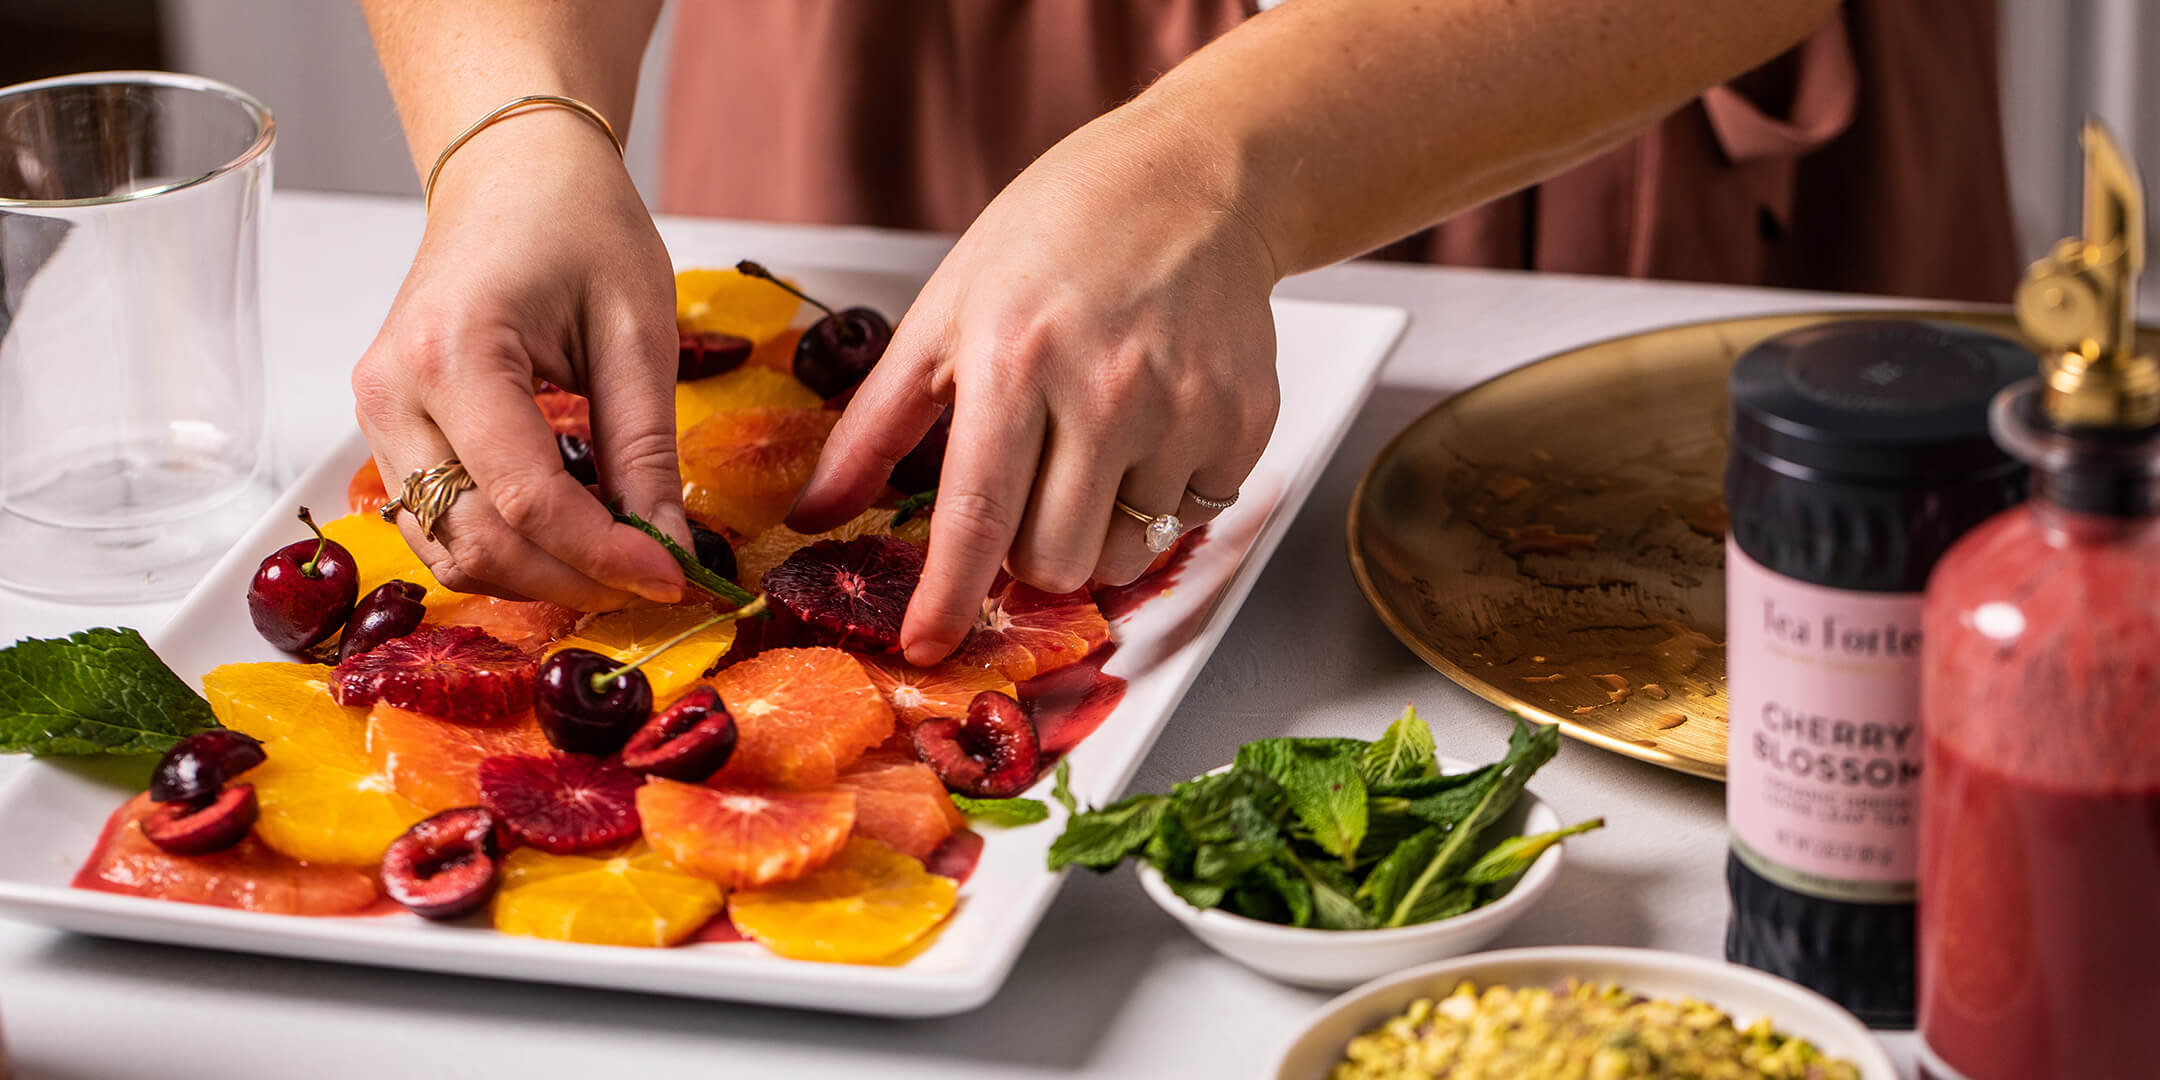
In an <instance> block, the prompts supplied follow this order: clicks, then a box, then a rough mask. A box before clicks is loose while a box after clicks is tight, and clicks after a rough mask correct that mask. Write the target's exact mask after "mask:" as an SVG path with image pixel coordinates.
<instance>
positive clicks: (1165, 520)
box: [1114, 499, 1185, 555]
mask: <svg viewBox="0 0 2160 1080" xmlns="http://www.w3.org/2000/svg"><path fill="white" fill-rule="evenodd" d="M1114 501H1115V502H1116V504H1117V508H1118V509H1120V510H1123V511H1125V512H1126V513H1128V514H1131V515H1132V516H1133V517H1134V518H1136V519H1137V520H1139V522H1140V523H1141V524H1142V525H1145V526H1147V549H1148V550H1149V551H1152V552H1154V553H1155V554H1157V555H1160V554H1162V553H1163V552H1165V551H1168V550H1170V549H1171V548H1174V547H1176V546H1177V542H1178V538H1179V537H1181V536H1184V535H1185V523H1184V522H1182V521H1179V520H1178V516H1177V515H1176V514H1143V513H1141V512H1140V511H1138V510H1135V509H1133V508H1132V506H1131V505H1130V504H1128V503H1127V502H1126V501H1125V500H1123V499H1117V500H1114Z"/></svg>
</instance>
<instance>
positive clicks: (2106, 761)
mask: <svg viewBox="0 0 2160 1080" xmlns="http://www.w3.org/2000/svg"><path fill="white" fill-rule="evenodd" d="M2085 144H2086V169H2087V178H2086V193H2085V201H2086V206H2085V217H2086V222H2085V237H2084V238H2083V239H2082V240H2070V241H2065V242H2064V243H2063V244H2062V245H2061V246H2059V247H2058V248H2057V249H2056V251H2055V252H2054V253H2053V254H2052V255H2051V256H2049V257H2048V258H2047V259H2044V260H2042V261H2041V262H2040V263H2039V264H2037V265H2036V266H2035V267H2034V268H2033V271H2032V273H2031V274H2030V275H2029V276H2028V278H2027V280H2026V282H2025V284H2024V285H2023V286H2021V287H2020V289H2019V293H2018V314H2019V318H2020V321H2021V322H2022V324H2023V325H2024V328H2025V331H2026V333H2027V334H2028V335H2029V336H2030V337H2032V338H2033V339H2034V340H2035V342H2036V343H2038V344H2040V345H2042V346H2043V347H2046V348H2047V349H2049V350H2050V351H2049V352H2048V354H2047V355H2046V356H2045V358H2044V359H2043V361H2042V365H2041V377H2040V378H2039V379H2036V380H2031V381H2028V382H2026V383H2024V384H2021V385H2020V386H2017V387H2013V388H2011V389H2010V390H2007V391H2005V392H2004V393H2003V395H2002V396H2001V397H2000V398H1999V399H1998V400H1997V401H1996V403H1995V407H1994V424H1993V426H1994V430H1995V434H1996V438H1997V440H1998V441H1999V442H2000V443H2001V444H2002V445H2003V447H2004V448H2005V449H2007V450H2009V451H2010V452H2011V453H2013V454H2015V455H2016V456H2018V457H2020V458H2023V459H2024V460H2025V461H2027V462H2028V463H2029V464H2030V465H2031V466H2032V468H2033V477H2032V488H2033V496H2032V498H2031V500H2030V501H2028V502H2027V503H2025V504H2024V505H2022V506H2020V507H2017V508H2016V509H2013V510H2010V511H2008V512H2006V513H2004V514H2001V515H1999V516H1997V517H1995V518H1993V519H1992V520H1990V521H1988V522H1986V523H1985V524H1983V525H1981V526H1980V527H1979V528H1977V529H1975V530H1974V531H1973V532H1971V533H1970V534H1968V535H1967V536H1966V537H1965V538H1964V539H1962V540H1960V541H1959V542H1958V543H1957V545H1956V546H1954V547H1953V548H1951V550H1950V551H1949V553H1948V554H1947V555H1945V556H1944V558H1943V560H1942V562H1941V563H1940V564H1939V565H1938V567H1937V569H1936V571H1935V574H1934V576H1933V577H1932V578H1931V579H1930V581H1929V583H1928V588H1927V596H1926V601H1925V616H1924V619H1925V623H1924V631H1923V632H1924V633H1925V635H1926V637H1927V641H1928V650H1929V651H1928V652H1927V654H1926V657H1925V660H1924V664H1923V675H1922V689H1921V701H1922V714H1923V722H1922V728H1923V731H1924V746H1925V750H1924V753H1925V765H1924V769H1923V778H1924V779H1923V784H1922V796H1921V835H1920V901H1919V932H1920V933H1919V937H1920V956H1919V968H1920V970H1919V974H1920V1034H1921V1039H1922V1045H1923V1049H1922V1054H1921V1061H1922V1071H1923V1073H1925V1074H1926V1075H1928V1076H1930V1077H1934V1078H1936V1080H2010V1078H2018V1080H2027V1078H2042V1077H2060V1078H2065V1080H2068V1078H2076V1080H2109V1078H2115V1077H2122V1078H2132V1077H2136V1078H2150V1077H2154V1076H2160V360H2156V359H2155V358H2154V356H2152V355H2151V354H2149V353H2143V354H2141V353H2140V352H2139V350H2138V346H2137V342H2136V332H2135V327H2134V325H2133V324H2132V320H2131V315H2132V311H2133V310H2134V304H2133V300H2134V296H2135V289H2134V285H2135V277H2136V274H2137V272H2138V270H2139V269H2140V266H2141V264H2142V262H2143V258H2144V252H2143V198H2142V194H2141V192H2140V190H2139V188H2138V183H2137V178H2136V175H2135V174H2134V173H2133V172H2132V171H2131V169H2130V167H2129V165H2128V163H2127V162H2126V161H2125V160H2124V159H2123V158H2122V156H2121V155H2120V153H2119V152H2118V151H2117V150H2116V149H2115V147H2114V145H2113V144H2112V142H2110V141H2109V140H2108V138H2107V136H2106V134H2105V132H2104V131H2102V130H2101V129H2099V128H2097V127H2096V126H2093V125H2088V126H2087V128H2086V133H2085Z"/></svg>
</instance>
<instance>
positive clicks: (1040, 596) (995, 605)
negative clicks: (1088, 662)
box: [954, 575, 1110, 682]
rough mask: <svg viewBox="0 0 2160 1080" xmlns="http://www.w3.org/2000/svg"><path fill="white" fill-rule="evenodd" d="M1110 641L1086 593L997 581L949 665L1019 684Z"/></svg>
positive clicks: (1107, 627) (1105, 623)
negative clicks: (989, 671) (991, 672)
mask: <svg viewBox="0 0 2160 1080" xmlns="http://www.w3.org/2000/svg"><path fill="white" fill-rule="evenodd" d="M1109 640H1110V624H1109V622H1108V621H1106V620H1104V618H1103V617H1102V612H1101V611H1099V610H1097V609H1096V607H1095V599H1094V598H1093V597H1092V596H1089V595H1088V592H1087V590H1086V589H1080V590H1078V591H1075V592H1069V593H1065V594H1063V595H1058V594H1054V593H1046V592H1044V591H1042V590H1041V589H1038V588H1035V587H1034V586H1032V585H1025V584H1022V583H1020V582H1017V581H1013V580H1010V579H1003V578H1002V575H1001V584H1000V585H999V587H998V588H997V589H996V590H995V591H994V592H992V593H991V594H990V596H989V597H988V598H987V599H985V600H984V601H983V606H982V614H981V615H980V616H978V617H977V618H976V620H975V629H974V630H973V631H972V632H970V633H969V634H968V637H967V640H966V641H964V642H962V643H961V644H960V649H959V651H958V652H957V653H956V654H955V655H954V661H956V662H958V663H961V664H965V665H969V666H975V667H992V668H996V669H997V670H998V671H1000V672H1002V673H1004V675H1005V677H1006V678H1009V679H1011V680H1013V681H1014V682H1020V681H1022V680H1026V679H1032V678H1034V677H1035V676H1037V675H1041V674H1044V673H1045V672H1051V671H1056V670H1057V669H1059V668H1061V667H1064V666H1066V665H1067V664H1075V663H1078V662H1080V661H1081V660H1084V659H1086V658H1087V655H1088V654H1089V653H1091V652H1094V651H1095V650H1096V649H1098V648H1101V647H1102V645H1103V643H1105V642H1107V641H1109Z"/></svg>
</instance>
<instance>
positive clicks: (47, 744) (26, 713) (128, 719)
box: [0, 628, 218, 755]
mask: <svg viewBox="0 0 2160 1080" xmlns="http://www.w3.org/2000/svg"><path fill="white" fill-rule="evenodd" d="M217 726H218V722H217V717H216V716H214V715H212V713H211V712H210V703H209V702H207V701H204V700H203V699H202V696H201V695H200V694H197V693H196V692H195V691H194V690H193V689H191V688H190V687H189V686H188V684H187V683H186V682H184V681H182V680H181V678H180V676H178V675H175V674H173V670H172V669H171V668H169V667H166V666H165V662H164V661H163V660H160V659H158V655H157V653H155V652H152V651H151V649H150V646H149V645H147V644H145V643H144V642H143V639H142V635H141V634H139V633H137V632H135V631H134V630H130V629H119V630H113V629H104V628H100V629H94V630H83V631H79V632H77V633H74V634H70V635H68V636H67V637H65V638H25V639H24V640H22V641H18V642H16V643H15V644H14V645H12V646H10V647H8V648H6V649H0V752H4V753H11V754H41V755H48V754H49V755H82V754H161V753H164V752H165V751H166V750H169V749H171V748H172V745H173V744H174V743H176V742H179V741H180V740H181V739H183V738H186V737H187V736H189V735H193V734H195V733H196V732H198V731H206V730H208V729H210V728H214V727H217Z"/></svg>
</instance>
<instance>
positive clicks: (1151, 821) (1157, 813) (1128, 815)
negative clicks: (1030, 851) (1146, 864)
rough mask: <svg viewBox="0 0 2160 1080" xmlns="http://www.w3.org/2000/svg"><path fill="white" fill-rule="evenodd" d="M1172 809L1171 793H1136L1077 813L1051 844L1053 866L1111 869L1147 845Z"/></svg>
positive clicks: (1056, 868)
mask: <svg viewBox="0 0 2160 1080" xmlns="http://www.w3.org/2000/svg"><path fill="white" fill-rule="evenodd" d="M1169 811H1170V797H1169V796H1168V795H1134V796H1132V797H1130V798H1127V799H1122V800H1120V801H1118V802H1114V803H1111V804H1110V805H1109V806H1106V807H1103V808H1102V809H1100V810H1090V811H1088V812H1086V813H1084V814H1076V815H1074V816H1073V817H1072V819H1071V820H1069V821H1067V822H1066V823H1065V831H1064V832H1062V833H1059V834H1058V838H1057V839H1056V840H1054V841H1052V842H1051V844H1050V869H1052V870H1063V869H1065V868H1066V867H1068V866H1076V865H1077V866H1085V867H1087V868H1088V869H1090V870H1108V869H1110V868H1111V867H1114V866H1116V865H1117V864H1119V863H1121V862H1123V861H1125V858H1126V856H1128V855H1131V854H1133V853H1135V852H1137V851H1139V850H1140V849H1141V848H1142V847H1143V846H1145V845H1146V844H1147V843H1148V841H1149V840H1151V839H1152V838H1153V837H1154V836H1155V830H1156V828H1157V827H1158V826H1160V825H1161V824H1162V820H1163V816H1164V815H1165V814H1167V813H1169Z"/></svg>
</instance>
